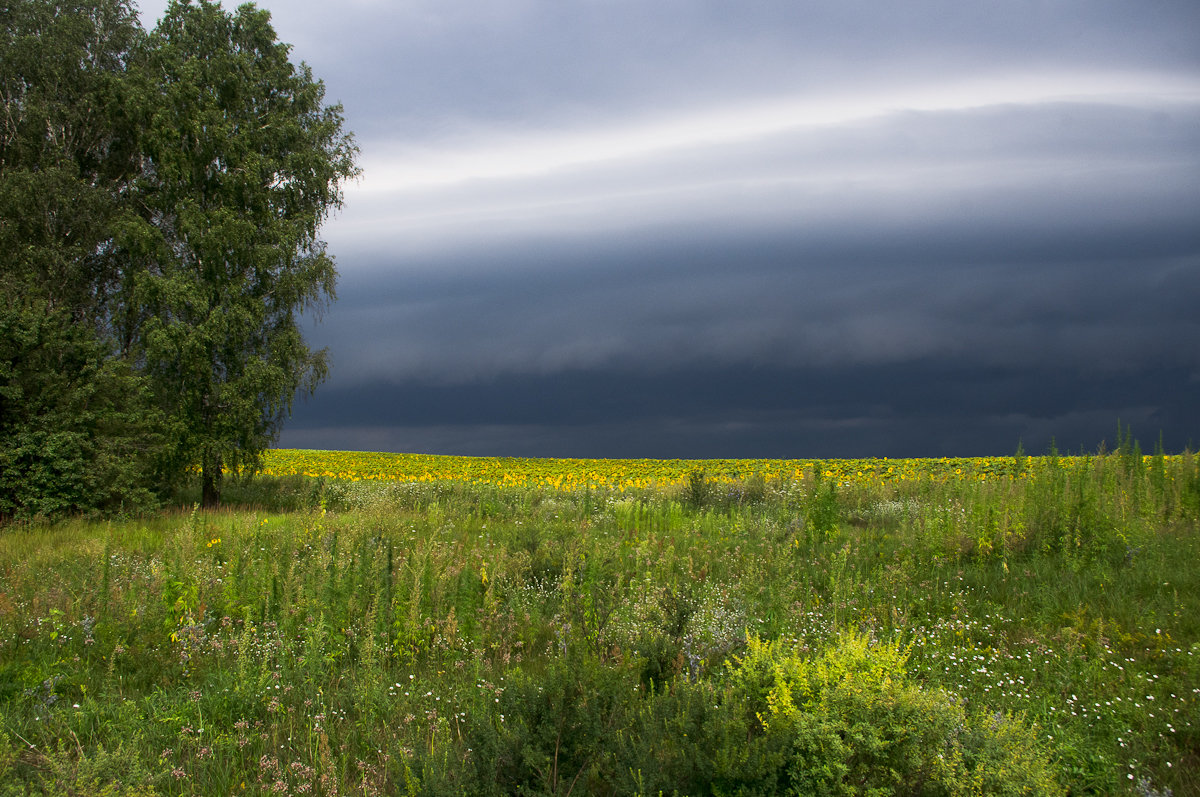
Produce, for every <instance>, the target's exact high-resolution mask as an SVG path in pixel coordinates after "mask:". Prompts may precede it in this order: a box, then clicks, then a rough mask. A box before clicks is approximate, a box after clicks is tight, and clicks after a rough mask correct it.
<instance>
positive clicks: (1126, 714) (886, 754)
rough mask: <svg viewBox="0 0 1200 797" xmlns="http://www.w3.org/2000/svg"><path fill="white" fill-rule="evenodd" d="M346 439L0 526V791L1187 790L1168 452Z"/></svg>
mask: <svg viewBox="0 0 1200 797" xmlns="http://www.w3.org/2000/svg"><path fill="white" fill-rule="evenodd" d="M307 456H309V457H310V460H309V461H314V460H312V459H311V458H312V457H315V456H316V455H307ZM353 461H354V458H353V456H352V455H349V454H344V453H343V454H338V455H337V457H336V458H334V460H333V465H331V467H330V468H327V469H326V470H325V471H324V472H323V473H320V474H318V475H315V476H314V475H303V474H301V473H297V474H291V475H287V474H277V475H272V476H268V477H261V476H260V477H258V478H256V479H253V480H242V481H240V482H235V483H233V484H231V485H230V486H229V487H228V488H227V493H226V495H227V497H229V498H230V499H231V501H232V504H233V505H232V506H231V507H229V508H226V509H224V510H221V511H207V512H206V511H203V510H200V509H184V510H181V511H173V512H164V513H162V514H160V515H156V516H154V517H148V518H139V519H130V520H125V521H120V522H117V521H113V522H108V523H98V522H84V521H70V522H66V523H61V524H57V525H50V526H46V525H26V526H12V527H9V528H7V529H4V530H3V531H2V532H0V784H3V785H0V794H6V793H10V792H11V793H14V794H23V793H29V792H32V793H61V794H152V793H154V794H192V793H208V794H226V793H237V794H240V793H247V794H266V793H271V794H394V793H410V794H510V793H526V794H570V793H573V794H585V793H595V794H637V793H641V794H656V793H659V792H662V793H664V794H671V793H680V794H684V793H687V794H718V793H724V794H738V793H740V794H771V793H787V792H788V790H789V789H790V790H791V792H792V793H797V794H853V793H866V791H865V788H866V787H865V786H864V790H863V791H861V792H859V791H855V790H854V788H855V784H858V785H862V784H867V785H868V786H870V787H871V788H875V789H877V791H876V792H874V793H877V794H991V793H997V794H1005V793H1012V794H1020V793H1030V794H1035V793H1045V794H1055V793H1070V794H1120V793H1129V794H1142V795H1152V794H1166V793H1168V791H1170V792H1172V793H1174V794H1175V795H1189V794H1200V774H1198V772H1200V711H1198V706H1200V702H1198V701H1200V572H1198V570H1197V568H1196V567H1195V563H1196V562H1197V555H1198V554H1200V533H1198V532H1200V529H1198V518H1200V473H1198V470H1197V461H1196V459H1195V458H1194V457H1192V456H1191V455H1188V454H1184V455H1181V456H1172V457H1167V456H1163V455H1161V454H1159V455H1156V456H1153V457H1143V456H1142V455H1141V453H1140V452H1134V451H1131V450H1129V449H1127V448H1123V449H1122V450H1119V451H1117V452H1112V453H1107V452H1102V453H1100V454H1097V455H1095V456H1086V457H1084V456H1080V457H1069V458H1068V457H1059V456H1057V455H1051V456H1047V457H1034V458H1026V457H1023V456H1019V457H1010V458H1007V459H1005V460H1001V459H999V458H991V459H988V460H943V461H936V460H925V461H915V460H908V461H898V462H897V461H886V460H872V461H860V462H856V461H853V460H844V461H838V462H836V463H819V462H803V463H790V464H788V465H787V466H783V465H780V466H778V467H775V468H774V469H773V470H771V469H768V468H760V469H753V468H751V467H749V466H748V465H746V464H745V463H742V464H741V465H740V466H739V468H740V469H735V468H733V467H732V466H730V465H723V464H720V463H682V464H680V463H672V464H669V465H667V464H662V465H659V466H655V465H653V463H652V461H641V463H640V464H638V465H637V466H636V468H634V467H633V466H630V470H628V471H622V470H621V467H622V465H621V464H620V463H613V462H609V463H605V464H604V465H603V467H604V468H607V469H608V470H602V469H600V467H601V466H597V465H595V464H594V463H591V464H588V465H586V466H585V465H582V464H580V465H578V466H577V467H578V470H579V472H580V473H586V474H587V476H586V478H583V477H579V478H571V477H569V475H568V476H564V474H569V473H570V472H571V471H570V461H553V462H548V463H545V468H546V471H547V473H549V476H548V477H547V475H546V474H545V473H543V474H541V475H538V474H537V472H536V465H537V462H536V461H530V460H523V461H520V464H519V467H518V466H517V465H516V464H514V469H515V470H514V472H519V473H521V474H523V475H522V477H521V481H520V483H517V484H514V483H513V482H514V481H516V479H515V477H514V478H510V479H508V480H507V482H506V480H505V479H504V478H503V477H501V478H499V479H490V480H489V479H482V478H472V477H468V476H464V475H463V472H462V471H458V472H457V474H458V475H457V476H455V475H454V473H451V472H450V471H448V470H446V469H445V468H443V469H442V470H437V471H432V470H431V471H430V472H434V473H436V474H437V476H438V477H437V478H431V479H427V480H420V479H417V480H411V479H410V480H408V481H392V480H388V479H385V478H380V477H375V478H367V479H362V478H361V477H360V476H359V475H356V472H355V471H353V470H352V466H353ZM514 462H515V461H514ZM475 464H478V465H480V466H481V467H482V468H483V470H485V471H487V472H489V473H494V472H495V471H494V470H492V465H491V464H489V463H484V462H481V463H475ZM442 465H444V463H442ZM334 466H336V467H334ZM439 467H441V466H439ZM635 472H636V474H637V475H636V476H632V477H630V478H627V479H622V478H621V474H622V473H627V474H631V473H635ZM330 473H333V474H336V476H330V475H327V474H330ZM647 473H648V474H650V475H646V474H647ZM409 475H410V476H411V474H409ZM560 476H561V477H563V478H562V479H561V480H560V481H559V482H558V483H557V484H551V483H550V482H551V481H552V480H553V479H556V478H559V477H560ZM601 476H603V478H600V477H601ZM889 773H890V774H889Z"/></svg>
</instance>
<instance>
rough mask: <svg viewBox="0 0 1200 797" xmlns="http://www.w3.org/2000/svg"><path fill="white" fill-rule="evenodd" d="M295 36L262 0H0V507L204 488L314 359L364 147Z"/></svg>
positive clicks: (22, 509) (309, 381) (251, 444)
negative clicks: (306, 316) (333, 241)
mask: <svg viewBox="0 0 1200 797" xmlns="http://www.w3.org/2000/svg"><path fill="white" fill-rule="evenodd" d="M289 49H290V48H289V47H288V45H286V44H283V43H280V42H279V41H277V39H276V36H275V32H274V30H273V29H272V27H271V24H270V15H269V14H268V13H267V12H266V11H262V10H258V9H256V8H255V7H254V6H253V5H245V6H242V7H241V8H239V9H238V10H237V11H236V12H233V13H230V12H227V11H225V10H224V9H223V8H222V7H221V6H220V5H219V4H217V3H211V2H208V1H207V0H199V2H190V0H182V1H180V0H176V2H172V4H171V5H170V7H169V8H168V9H167V12H166V14H165V16H164V17H163V19H162V20H161V21H160V22H159V23H158V25H157V26H156V27H155V28H154V29H153V30H152V31H147V30H145V29H143V28H142V27H141V25H140V23H139V21H138V18H137V15H136V12H135V9H134V8H133V7H132V6H131V5H130V4H129V3H128V2H125V1H124V0H99V1H98V2H94V1H93V2H82V0H15V1H11V0H10V2H5V3H3V4H0V92H2V93H3V98H4V111H3V114H2V115H0V291H2V292H3V295H4V302H3V303H2V305H0V521H3V520H11V519H20V518H28V517H35V516H46V517H52V516H56V515H60V514H64V513H81V512H82V513H89V512H112V511H130V510H137V509H141V508H145V507H147V506H151V505H153V504H154V503H155V502H156V501H157V500H158V499H159V498H160V497H161V496H162V495H163V494H165V492H167V491H169V490H170V489H171V488H172V487H174V486H177V485H178V484H179V483H180V481H181V480H182V479H183V478H184V477H185V475H186V474H187V473H188V472H189V471H190V470H191V469H192V468H196V467H199V468H200V471H201V479H202V484H203V495H204V500H205V502H206V503H211V502H215V501H216V500H218V498H219V489H220V474H221V470H222V467H233V468H245V467H250V468H253V467H254V466H255V464H256V462H257V459H258V456H259V454H260V453H261V452H262V450H263V449H265V448H266V447H267V446H268V445H269V443H270V442H271V441H272V440H273V438H274V436H275V434H276V433H277V431H278V428H279V425H280V423H281V421H282V420H283V419H284V418H285V417H286V415H287V414H288V412H289V411H290V408H291V402H292V399H293V397H294V396H295V395H296V393H297V392H298V391H304V390H311V389H312V388H313V387H315V385H316V384H317V383H318V382H319V381H320V380H321V379H322V378H323V376H324V374H325V370H326V364H325V358H324V352H314V351H311V350H310V349H309V348H308V347H307V346H306V344H305V342H304V340H303V338H302V336H301V333H300V331H299V328H298V325H297V316H298V315H299V314H300V313H302V312H303V311H305V310H309V309H316V308H319V307H320V306H321V305H322V304H324V303H325V302H327V301H329V300H331V299H332V298H333V296H334V286H335V279H336V272H335V269H334V262H333V259H332V257H330V256H329V255H328V254H327V253H326V251H325V245H324V243H323V242H322V241H321V240H320V239H319V237H318V231H319V226H320V224H321V222H322V221H323V220H324V219H325V217H326V216H327V214H328V213H329V212H330V211H331V210H332V209H334V208H336V207H338V206H339V205H340V202H341V192H340V189H339V186H340V184H341V183H342V181H343V180H345V179H346V178H347V177H350V176H352V175H354V174H355V173H356V168H355V165H354V157H355V154H356V150H355V147H354V144H353V140H352V137H351V135H350V134H349V133H347V132H345V131H344V130H343V128H342V124H343V119H342V115H341V108H340V106H337V105H326V104H325V101H324V86H323V85H322V83H321V82H320V81H318V80H315V79H314V78H313V76H312V74H311V72H310V70H309V69H308V67H307V66H305V65H303V64H299V65H297V64H294V63H292V62H291V60H290V59H289Z"/></svg>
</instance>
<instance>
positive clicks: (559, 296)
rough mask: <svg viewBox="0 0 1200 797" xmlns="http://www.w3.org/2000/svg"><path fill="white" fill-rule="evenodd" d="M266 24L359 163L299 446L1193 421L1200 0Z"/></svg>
mask: <svg viewBox="0 0 1200 797" xmlns="http://www.w3.org/2000/svg"><path fill="white" fill-rule="evenodd" d="M264 5H266V7H268V8H269V9H270V10H271V11H272V12H273V19H274V22H275V25H276V27H277V30H278V31H279V33H280V35H281V37H282V38H283V39H284V40H286V41H289V42H291V43H292V44H294V45H295V50H294V53H293V54H294V56H295V57H296V58H297V59H303V60H305V61H307V62H308V63H309V64H311V65H312V66H313V69H314V72H315V73H316V75H317V76H318V77H321V78H323V79H325V81H326V84H327V87H328V90H329V91H328V97H329V99H330V100H334V101H341V102H343V103H344V105H345V110H346V117H347V125H348V127H350V128H351V129H353V130H355V131H356V132H357V133H358V136H359V142H360V144H361V146H362V159H361V160H362V166H363V167H364V176H363V179H362V180H361V181H360V182H358V183H355V184H353V185H351V186H348V187H347V191H346V200H347V201H346V207H345V209H344V210H343V211H342V212H341V213H340V214H338V215H337V216H336V217H335V218H333V219H331V220H330V222H329V223H328V224H327V225H326V227H325V229H324V236H325V237H326V239H327V240H328V242H329V247H330V251H331V252H332V253H333V254H334V255H335V256H336V257H337V261H338V266H339V271H340V272H341V281H340V285H339V300H338V302H337V303H336V304H335V305H333V307H332V308H331V309H330V311H329V312H328V313H327V314H326V315H325V316H324V319H323V323H321V324H320V325H319V326H316V327H314V328H313V329H312V330H311V332H310V334H309V337H310V340H312V341H313V342H314V343H315V344H317V345H319V346H328V347H329V349H330V355H331V359H332V362H333V372H332V376H331V379H330V381H329V383H327V384H326V385H325V386H323V387H322V388H321V389H320V390H319V391H318V393H317V394H316V396H314V397H313V398H312V399H311V400H309V401H308V402H305V403H301V404H300V405H299V406H298V409H297V413H296V416H295V418H294V420H293V421H292V423H291V424H290V425H289V426H288V428H287V429H286V431H285V433H284V435H283V438H282V440H281V442H282V444H284V445H296V446H319V447H332V448H383V449H392V450H410V451H414V450H424V451H434V452H442V453H476V454H506V453H507V454H555V455H578V456H583V455H604V456H816V455H821V456H832V455H844V456H845V455H868V454H886V455H891V456H900V455H917V454H922V455H924V454H936V455H941V454H977V453H978V454H981V453H997V452H1000V453H1003V452H1008V451H1011V450H1012V449H1013V448H1015V445H1016V441H1017V440H1018V439H1023V440H1024V442H1025V444H1026V446H1027V448H1029V449H1030V450H1039V449H1042V448H1044V447H1045V445H1047V444H1048V442H1049V440H1050V438H1051V437H1052V436H1054V437H1057V439H1058V440H1059V443H1060V445H1061V446H1062V447H1064V448H1078V447H1081V446H1087V447H1092V446H1094V445H1095V444H1096V443H1098V442H1099V440H1100V439H1101V438H1104V437H1109V438H1111V437H1112V434H1113V430H1114V429H1115V423H1116V419H1117V418H1120V419H1121V420H1122V421H1124V422H1129V423H1133V424H1134V425H1135V429H1136V430H1137V431H1138V432H1139V433H1140V434H1142V435H1143V436H1144V437H1145V438H1147V439H1149V438H1151V437H1153V436H1154V435H1155V434H1156V433H1157V431H1158V430H1160V429H1161V430H1163V432H1164V435H1165V440H1166V442H1167V443H1168V446H1172V445H1173V446H1175V447H1181V446H1183V445H1185V444H1186V443H1187V442H1188V441H1189V440H1192V441H1194V440H1196V439H1198V438H1200V420H1198V417H1197V412H1196V410H1195V409H1194V408H1195V407H1197V406H1200V344H1197V341H1200V322H1198V321H1197V320H1196V318H1197V317H1198V316H1200V313H1197V312H1196V308H1197V307H1200V223H1197V222H1198V220H1200V47H1197V46H1196V37H1195V32H1196V31H1197V30H1200V5H1197V4H1195V3H1193V2H1183V1H1180V2H1155V3H1150V4H1147V3H1135V2H1116V1H1115V0H1073V1H1068V2H1056V3H1043V2H1032V0H1031V1H1030V2H1012V3H993V4H970V3H965V4H964V3H958V2H942V1H940V0H939V2H914V3H902V4H881V3H878V2H866V1H865V0H850V1H849V2H846V1H845V0H843V1H842V2H837V3H832V2H802V3H796V2H783V1H782V0H779V1H771V2H768V1H766V0H749V2H744V3H738V4H736V5H730V4H727V3H717V2H693V1H692V0H663V1H662V2H655V3H646V2H641V0H613V1H612V2H595V1H594V0H577V1H566V2H564V1H562V0H497V1H496V2H488V3H453V2H444V0H398V1H394V2H375V1H373V0H347V2H344V3H342V4H340V5H339V6H338V8H337V10H336V12H335V11H332V10H331V7H330V6H328V5H327V4H317V3H315V2H312V1H311V0H278V2H266V3H264ZM143 12H144V14H145V16H147V17H150V18H153V17H156V16H158V14H159V13H161V6H159V7H154V6H153V4H147V6H146V7H144V8H143Z"/></svg>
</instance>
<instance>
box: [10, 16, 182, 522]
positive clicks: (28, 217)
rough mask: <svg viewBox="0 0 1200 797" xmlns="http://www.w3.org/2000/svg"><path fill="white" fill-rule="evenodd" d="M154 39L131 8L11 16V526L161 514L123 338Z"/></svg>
mask: <svg viewBox="0 0 1200 797" xmlns="http://www.w3.org/2000/svg"><path fill="white" fill-rule="evenodd" d="M143 37H144V34H143V32H142V30H141V28H140V26H139V25H138V22H137V18H136V16H135V14H134V12H133V10H132V8H131V6H130V5H129V4H128V3H127V2H123V1H122V0H94V1H93V2H86V3H85V2H72V0H18V2H10V3H4V4H3V5H0V95H2V96H3V100H4V110H3V115H2V116H0V293H2V294H3V296H4V298H5V302H4V307H3V308H0V519H8V518H25V517H33V516H39V515H41V516H53V515H57V514H62V513H66V512H74V513H80V512H91V511H95V510H102V511H104V510H108V511H112V510H120V509H122V508H124V509H129V510H131V509H140V508H142V507H145V506H148V505H149V504H150V503H152V499H153V496H152V494H151V491H150V489H149V488H150V487H152V486H153V484H154V483H153V481H152V479H151V478H150V473H149V468H148V465H149V463H150V461H151V459H152V458H153V456H154V452H155V450H156V448H157V446H158V443H159V438H158V437H157V435H156V433H155V428H156V417H155V414H154V413H153V412H151V411H150V405H149V403H148V401H147V393H146V389H145V383H144V381H143V380H141V379H140V378H139V377H138V376H137V375H136V374H135V373H134V372H133V371H132V370H131V368H130V367H129V366H128V364H126V363H124V362H122V361H120V360H119V359H118V358H116V357H115V353H116V348H117V347H116V342H115V340H114V339H113V336H112V333H113V327H112V324H111V317H112V315H111V314H112V309H113V307H115V306H116V305H118V304H119V303H120V284H121V272H122V261H121V258H120V256H119V254H118V252H117V249H116V247H115V245H114V233H113V231H114V229H115V226H116V224H117V220H118V219H119V218H120V217H121V215H122V214H123V213H126V212H127V211H128V208H129V198H128V197H129V188H130V187H131V185H132V180H133V177H134V175H135V174H136V172H137V171H138V169H139V168H140V166H139V157H138V155H137V147H136V130H135V129H134V127H133V125H132V120H131V119H130V118H129V117H128V116H127V115H126V114H125V108H126V102H125V100H126V99H127V97H126V94H125V91H126V89H127V87H128V82H127V76H128V70H129V55H130V53H132V52H133V51H134V49H135V48H136V47H137V46H138V43H139V41H140V40H141V39H142V38H143Z"/></svg>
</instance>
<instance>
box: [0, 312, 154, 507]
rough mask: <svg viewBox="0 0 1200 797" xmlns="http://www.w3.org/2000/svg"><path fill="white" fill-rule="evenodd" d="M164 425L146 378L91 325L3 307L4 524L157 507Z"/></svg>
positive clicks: (0, 445)
mask: <svg viewBox="0 0 1200 797" xmlns="http://www.w3.org/2000/svg"><path fill="white" fill-rule="evenodd" d="M157 426H158V416H157V415H156V414H155V412H154V411H153V409H152V406H151V403H150V397H149V395H148V391H147V389H146V386H145V382H144V380H142V379H140V378H138V377H137V376H136V375H135V374H133V373H131V372H130V370H129V368H128V366H127V365H126V364H125V363H124V361H122V360H119V359H115V358H111V357H108V356H106V352H105V351H104V348H103V346H102V345H101V343H100V342H99V341H98V340H97V339H96V338H95V336H94V334H93V332H92V331H91V330H90V329H89V328H88V327H86V326H79V325H76V324H74V323H73V322H72V320H71V318H70V317H69V316H68V315H67V314H66V313H64V312H54V311H52V310H50V309H49V308H48V307H47V306H46V305H45V304H34V303H29V304H22V303H14V304H12V305H9V306H7V307H6V308H4V309H0V520H3V519H17V520H28V519H30V518H32V517H36V516H42V517H55V516H58V515H62V514H69V513H86V512H94V511H102V512H108V513H113V512H129V513H132V512H139V511H143V510H145V509H147V508H149V507H152V506H153V505H154V503H155V494H154V492H153V491H152V490H151V489H149V487H151V486H153V484H154V479H153V474H152V473H151V472H150V462H151V456H152V455H153V453H154V451H155V450H157V448H158V447H159V446H160V445H161V443H160V441H161V437H160V434H159V431H158V428H157Z"/></svg>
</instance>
